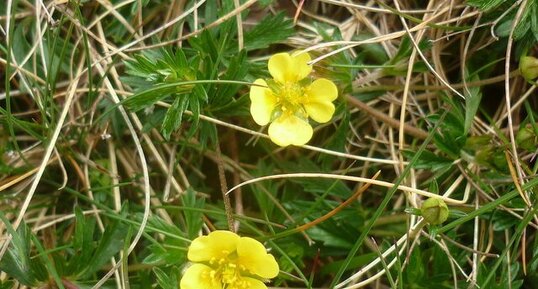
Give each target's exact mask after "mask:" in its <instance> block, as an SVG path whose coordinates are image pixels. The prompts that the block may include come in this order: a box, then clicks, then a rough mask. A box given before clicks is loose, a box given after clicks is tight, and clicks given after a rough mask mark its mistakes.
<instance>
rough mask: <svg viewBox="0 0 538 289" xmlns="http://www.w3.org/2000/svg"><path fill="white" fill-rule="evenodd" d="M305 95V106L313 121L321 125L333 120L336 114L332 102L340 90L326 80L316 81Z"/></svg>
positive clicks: (307, 89)
mask: <svg viewBox="0 0 538 289" xmlns="http://www.w3.org/2000/svg"><path fill="white" fill-rule="evenodd" d="M305 95H306V99H305V101H304V102H303V105H304V108H305V110H306V112H307V113H308V115H309V116H310V117H311V118H312V119H313V120H315V121H317V122H319V123H325V122H328V121H329V120H331V117H332V116H333V114H334V104H332V101H333V100H335V99H336V97H338V89H337V88H336V85H335V84H334V83H333V82H332V81H330V80H328V79H325V78H320V79H317V80H315V81H314V82H312V84H310V85H309V86H308V87H307V88H306V89H305Z"/></svg>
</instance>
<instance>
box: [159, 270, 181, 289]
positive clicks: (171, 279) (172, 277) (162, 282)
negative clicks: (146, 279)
mask: <svg viewBox="0 0 538 289" xmlns="http://www.w3.org/2000/svg"><path fill="white" fill-rule="evenodd" d="M153 273H155V276H156V277H157V283H158V284H159V286H161V288H162V289H177V288H179V282H178V280H179V278H178V275H177V268H172V270H168V273H165V272H164V271H163V270H161V269H160V268H159V267H155V268H153Z"/></svg>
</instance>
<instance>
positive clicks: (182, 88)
mask: <svg viewBox="0 0 538 289" xmlns="http://www.w3.org/2000/svg"><path fill="white" fill-rule="evenodd" d="M192 84H193V82H192V81H183V82H175V83H167V84H161V85H156V86H154V87H152V88H150V89H147V90H144V91H141V92H139V93H136V94H134V95H132V96H131V97H129V98H127V99H126V100H125V101H124V103H123V104H124V105H125V106H127V107H128V108H129V109H130V110H132V111H139V110H141V109H143V108H146V107H148V106H150V105H153V104H154V103H156V102H157V101H159V100H161V99H163V98H165V97H167V96H169V95H170V94H172V93H186V92H189V91H190V89H191V87H192Z"/></svg>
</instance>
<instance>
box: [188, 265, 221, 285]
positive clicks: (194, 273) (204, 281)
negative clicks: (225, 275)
mask: <svg viewBox="0 0 538 289" xmlns="http://www.w3.org/2000/svg"><path fill="white" fill-rule="evenodd" d="M212 270H213V269H211V267H209V266H206V265H203V264H193V265H191V266H190V267H189V268H188V269H187V271H185V274H183V277H182V278H181V281H180V284H179V288H181V289H201V288H203V289H222V286H221V284H220V282H217V280H215V279H211V278H209V276H210V272H211V271H212Z"/></svg>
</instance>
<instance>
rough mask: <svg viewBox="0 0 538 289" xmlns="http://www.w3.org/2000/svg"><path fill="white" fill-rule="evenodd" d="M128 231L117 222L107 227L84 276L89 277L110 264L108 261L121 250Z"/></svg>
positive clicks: (127, 227)
mask: <svg viewBox="0 0 538 289" xmlns="http://www.w3.org/2000/svg"><path fill="white" fill-rule="evenodd" d="M128 231H129V226H127V225H126V224H124V223H122V222H120V221H118V220H116V221H114V222H113V223H112V224H110V225H109V226H107V228H106V229H105V231H104V232H103V235H102V236H101V240H100V241H99V244H98V245H97V249H96V250H95V251H94V252H93V256H92V258H91V260H90V262H89V263H88V264H87V267H86V269H85V270H84V275H86V276H88V275H91V274H93V273H94V272H96V271H98V270H101V267H102V266H103V265H104V264H106V263H107V262H110V259H111V258H112V257H113V256H114V255H116V254H117V253H118V252H119V251H120V250H121V249H122V248H123V244H124V242H125V241H126V240H125V236H127V233H128ZM86 250H87V249H86Z"/></svg>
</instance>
